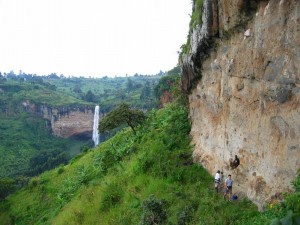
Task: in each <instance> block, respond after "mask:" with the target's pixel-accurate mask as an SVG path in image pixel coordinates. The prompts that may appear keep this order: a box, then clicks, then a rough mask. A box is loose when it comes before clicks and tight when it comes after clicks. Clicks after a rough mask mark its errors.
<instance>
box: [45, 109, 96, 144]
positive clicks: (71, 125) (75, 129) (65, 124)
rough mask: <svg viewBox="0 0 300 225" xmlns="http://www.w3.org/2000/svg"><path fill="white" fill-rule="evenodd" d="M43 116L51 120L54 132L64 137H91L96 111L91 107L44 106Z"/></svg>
mask: <svg viewBox="0 0 300 225" xmlns="http://www.w3.org/2000/svg"><path fill="white" fill-rule="evenodd" d="M41 111H42V112H43V117H44V118H45V119H47V120H48V121H50V124H51V129H52V134H53V135H55V136H59V137H64V138H70V137H73V138H79V139H91V138H92V133H93V121H94V112H93V109H91V108H89V107H60V108H49V107H45V106H42V107H41Z"/></svg>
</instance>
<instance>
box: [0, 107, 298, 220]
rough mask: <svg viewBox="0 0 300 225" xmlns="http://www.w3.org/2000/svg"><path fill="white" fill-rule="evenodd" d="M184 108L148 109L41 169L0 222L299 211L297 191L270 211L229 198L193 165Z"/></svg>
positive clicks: (6, 205)
mask: <svg viewBox="0 0 300 225" xmlns="http://www.w3.org/2000/svg"><path fill="white" fill-rule="evenodd" d="M187 115H188V114H187V110H186V108H185V107H183V106H180V105H178V104H176V103H173V104H169V105H168V106H167V107H166V108H164V109H162V110H153V111H151V112H150V113H149V115H148V119H147V121H146V123H145V124H144V125H143V126H141V127H139V128H138V131H137V134H136V135H134V134H133V133H132V131H131V130H130V129H124V130H122V131H121V132H119V133H117V134H116V135H115V136H114V137H112V138H111V139H109V140H107V141H106V142H104V143H102V144H101V145H100V146H99V147H97V148H96V149H93V150H91V151H89V152H87V153H85V154H83V155H80V156H78V157H76V158H75V159H73V160H72V161H71V163H70V164H68V165H66V166H60V167H59V168H57V169H55V170H51V171H48V172H45V173H43V174H42V175H40V176H38V177H34V178H32V179H31V180H30V182H29V184H28V186H27V187H25V188H24V189H23V190H21V191H19V192H17V193H15V194H13V195H11V196H9V197H8V198H7V199H6V200H5V201H2V202H1V204H0V221H1V222H0V223H1V224H7V225H8V224H20V225H21V224H24V225H25V224H56V225H59V224H64V225H65V224H88V225H90V224H113V225H115V224H123V225H125V224H128V225H132V224H265V223H266V222H268V221H270V219H271V218H274V217H279V218H281V217H283V216H285V215H286V214H287V212H288V210H290V209H291V210H294V211H295V212H299V204H298V203H299V199H300V194H299V187H300V181H299V180H298V181H297V182H296V183H295V184H296V187H297V191H298V192H296V193H295V194H294V195H293V196H289V197H287V198H286V199H287V200H286V201H285V203H284V205H282V204H281V205H278V206H277V205H275V206H272V207H270V209H269V210H267V211H266V212H265V213H259V212H257V208H256V207H255V206H254V205H253V204H251V203H250V201H248V200H247V199H239V200H237V201H235V202H228V201H227V200H224V199H223V198H222V196H220V195H219V194H216V193H215V191H214V189H213V178H212V177H211V176H210V175H209V174H208V173H207V172H206V170H205V169H203V168H202V167H201V166H200V165H196V164H193V162H192V158H191V151H192V150H191V146H190V144H189V142H190V139H189V136H188V134H189V131H190V125H189V121H188V117H187Z"/></svg>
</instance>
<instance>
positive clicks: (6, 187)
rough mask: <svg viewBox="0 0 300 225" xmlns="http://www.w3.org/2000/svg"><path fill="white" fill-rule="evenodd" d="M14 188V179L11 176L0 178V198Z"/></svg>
mask: <svg viewBox="0 0 300 225" xmlns="http://www.w3.org/2000/svg"><path fill="white" fill-rule="evenodd" d="M15 189H16V184H15V180H13V179H12V178H8V177H6V178H2V179H0V200H2V199H4V198H5V197H6V196H8V195H9V194H10V193H12V192H14V191H15Z"/></svg>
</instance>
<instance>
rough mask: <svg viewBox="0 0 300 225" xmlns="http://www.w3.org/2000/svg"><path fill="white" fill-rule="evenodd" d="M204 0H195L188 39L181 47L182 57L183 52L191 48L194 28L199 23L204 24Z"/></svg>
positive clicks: (180, 54)
mask: <svg viewBox="0 0 300 225" xmlns="http://www.w3.org/2000/svg"><path fill="white" fill-rule="evenodd" d="M203 1H204V0H193V1H192V4H193V11H192V15H191V20H190V23H189V32H188V35H187V41H186V43H185V44H183V45H182V46H181V47H180V52H179V58H181V57H182V55H183V54H188V52H189V50H190V48H191V34H192V32H193V29H195V28H196V26H197V25H201V24H202V10H203Z"/></svg>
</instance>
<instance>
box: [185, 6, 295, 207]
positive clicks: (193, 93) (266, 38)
mask: <svg viewBox="0 0 300 225" xmlns="http://www.w3.org/2000/svg"><path fill="white" fill-rule="evenodd" d="M254 3H255V4H256V5H254ZM204 10H205V11H204V13H203V17H204V18H203V23H204V24H203V26H202V27H196V29H194V30H193V33H192V35H191V49H190V52H189V54H187V55H185V56H183V58H182V89H183V90H184V91H186V92H188V93H189V101H190V118H191V121H192V130H191V136H192V139H193V143H194V144H195V148H194V160H195V161H196V162H199V163H201V164H203V165H204V166H205V167H206V168H207V169H208V170H209V171H210V172H211V174H214V173H215V172H216V170H218V169H220V170H223V171H224V174H225V176H226V175H227V174H229V173H230V174H232V176H233V180H234V192H241V193H244V194H245V195H247V196H248V197H249V198H250V199H251V200H252V201H253V202H255V203H256V204H257V205H258V206H259V207H260V209H262V206H263V205H264V204H265V203H266V202H268V201H270V200H274V198H276V196H278V194H279V193H281V192H286V191H290V190H291V188H292V187H291V181H292V180H293V179H294V178H295V177H296V173H297V170H299V168H300V30H299V29H300V26H299V24H300V1H298V0H281V1H279V0H270V1H252V3H251V1H245V0H233V1H217V0H206V1H204ZM211 43H213V44H211ZM234 155H238V156H239V158H240V161H241V164H240V166H239V167H237V168H236V169H234V170H232V169H230V167H229V160H230V158H233V157H234Z"/></svg>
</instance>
